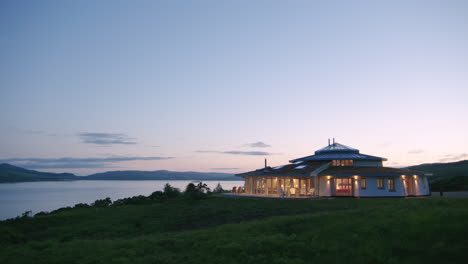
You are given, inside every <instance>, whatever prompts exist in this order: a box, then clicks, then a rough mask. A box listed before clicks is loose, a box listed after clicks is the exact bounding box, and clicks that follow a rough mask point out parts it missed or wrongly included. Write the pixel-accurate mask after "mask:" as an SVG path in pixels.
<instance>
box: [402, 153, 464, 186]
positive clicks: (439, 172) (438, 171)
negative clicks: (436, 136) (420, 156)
mask: <svg viewBox="0 0 468 264" xmlns="http://www.w3.org/2000/svg"><path fill="white" fill-rule="evenodd" d="M408 169H410V170H418V171H425V172H432V173H433V174H434V176H432V177H428V179H429V182H430V184H431V190H433V191H461V190H468V160H462V161H457V162H449V163H427V164H421V165H416V166H411V167H408Z"/></svg>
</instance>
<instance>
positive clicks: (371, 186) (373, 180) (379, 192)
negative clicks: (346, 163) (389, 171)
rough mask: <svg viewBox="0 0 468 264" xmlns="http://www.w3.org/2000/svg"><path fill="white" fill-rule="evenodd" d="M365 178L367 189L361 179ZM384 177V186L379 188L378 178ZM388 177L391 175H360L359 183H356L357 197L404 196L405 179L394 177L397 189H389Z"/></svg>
mask: <svg viewBox="0 0 468 264" xmlns="http://www.w3.org/2000/svg"><path fill="white" fill-rule="evenodd" d="M362 178H365V179H366V181H367V184H366V185H367V186H366V189H362V188H361V187H362V186H361V179H362ZM378 178H383V179H384V188H383V189H379V188H378V187H377V179H378ZM388 178H389V177H359V179H358V183H357V184H355V187H357V188H355V189H354V190H355V192H354V196H355V197H387V196H388V197H402V196H406V191H405V187H404V185H403V180H402V178H401V177H397V176H395V177H392V178H393V179H394V180H395V191H390V190H389V189H388Z"/></svg>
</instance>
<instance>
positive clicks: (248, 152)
mask: <svg viewBox="0 0 468 264" xmlns="http://www.w3.org/2000/svg"><path fill="white" fill-rule="evenodd" d="M195 152H198V153H219V154H230V155H250V156H269V155H273V154H272V153H269V152H263V151H234V150H232V151H216V150H197V151H195Z"/></svg>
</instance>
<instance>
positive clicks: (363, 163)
mask: <svg viewBox="0 0 468 264" xmlns="http://www.w3.org/2000/svg"><path fill="white" fill-rule="evenodd" d="M353 164H354V167H382V161H373V160H355V161H354V163H353Z"/></svg>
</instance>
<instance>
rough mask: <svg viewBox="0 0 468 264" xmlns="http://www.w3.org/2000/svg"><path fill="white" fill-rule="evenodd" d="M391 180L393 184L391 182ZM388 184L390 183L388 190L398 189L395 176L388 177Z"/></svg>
mask: <svg viewBox="0 0 468 264" xmlns="http://www.w3.org/2000/svg"><path fill="white" fill-rule="evenodd" d="M390 182H391V184H390ZM387 184H388V191H389V192H395V191H396V189H395V178H394V177H389V178H388V179H387Z"/></svg>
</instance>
